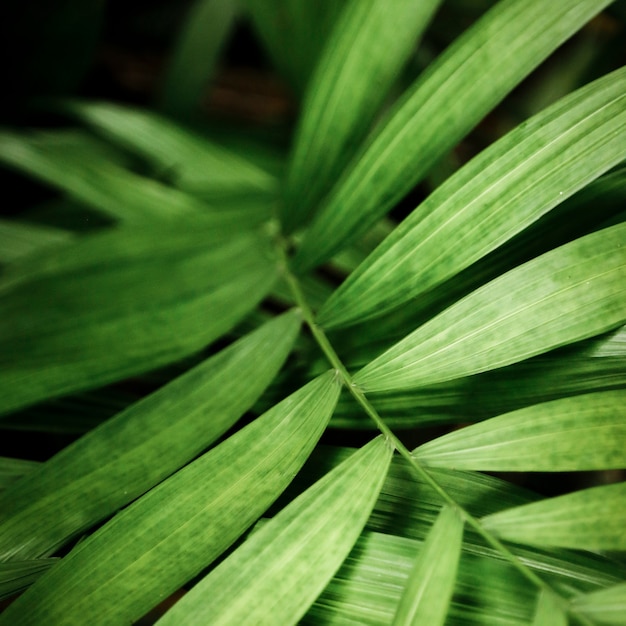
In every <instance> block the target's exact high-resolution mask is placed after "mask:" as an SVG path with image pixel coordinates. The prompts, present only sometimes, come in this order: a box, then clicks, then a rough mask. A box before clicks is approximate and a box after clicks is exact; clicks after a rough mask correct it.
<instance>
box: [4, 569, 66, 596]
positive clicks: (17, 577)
mask: <svg viewBox="0 0 626 626" xmlns="http://www.w3.org/2000/svg"><path fill="white" fill-rule="evenodd" d="M57 561H58V559H32V560H29V561H11V562H9V563H0V600H4V599H5V598H8V597H10V596H12V595H14V594H16V593H19V592H20V591H23V590H24V589H26V588H28V587H30V585H32V584H33V583H34V582H35V581H36V580H37V579H38V578H39V577H40V576H41V575H42V574H43V573H44V572H46V571H47V570H48V569H50V567H51V566H52V565H54V564H55V563H56V562H57Z"/></svg>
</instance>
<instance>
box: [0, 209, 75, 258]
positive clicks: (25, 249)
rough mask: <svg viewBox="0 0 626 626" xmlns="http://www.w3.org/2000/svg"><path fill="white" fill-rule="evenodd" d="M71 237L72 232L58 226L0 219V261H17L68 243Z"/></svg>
mask: <svg viewBox="0 0 626 626" xmlns="http://www.w3.org/2000/svg"><path fill="white" fill-rule="evenodd" d="M72 238H73V236H72V233H70V232H67V231H64V230H61V229H60V228H52V227H50V226H41V225H39V224H27V223H26V222H16V221H12V220H11V221H10V220H4V219H0V263H10V262H12V261H17V260H19V259H21V258H22V257H26V256H28V255H30V254H33V253H36V252H39V251H40V250H43V249H45V248H49V247H54V246H60V245H63V244H65V243H68V242H70V241H71V240H72Z"/></svg>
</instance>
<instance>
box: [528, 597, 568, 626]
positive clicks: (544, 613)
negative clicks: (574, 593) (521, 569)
mask: <svg viewBox="0 0 626 626" xmlns="http://www.w3.org/2000/svg"><path fill="white" fill-rule="evenodd" d="M558 600H559V599H558V597H555V596H554V595H553V594H551V593H548V592H545V591H543V592H542V593H541V594H539V599H538V600H537V608H536V610H535V616H534V618H533V623H532V626H567V615H566V614H565V612H564V611H563V607H562V603H560V602H559V601H558Z"/></svg>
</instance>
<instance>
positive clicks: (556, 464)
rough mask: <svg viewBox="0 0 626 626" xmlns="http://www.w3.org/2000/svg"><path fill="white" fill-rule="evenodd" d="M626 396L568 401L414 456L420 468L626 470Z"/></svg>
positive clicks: (461, 433) (442, 440) (470, 431)
mask: <svg viewBox="0 0 626 626" xmlns="http://www.w3.org/2000/svg"><path fill="white" fill-rule="evenodd" d="M625 407H626V391H624V390H620V391H607V392H604V393H593V394H585V395H582V396H576V397H574V398H565V399H563V400H555V401H554V402H546V403H543V404H539V405H535V406H531V407H529V408H526V409H521V410H519V411H515V412H513V413H508V414H506V415H501V416H500V417H494V418H492V419H490V420H487V421H485V422H481V423H480V424H475V425H473V426H469V427H467V428H463V429H461V430H457V431H454V432H451V433H449V434H447V435H444V436H443V437H439V438H438V439H435V440H433V441H430V442H428V443H426V444H424V445H422V446H420V447H419V448H417V449H416V450H415V452H414V455H415V457H416V458H418V459H419V460H420V462H422V463H425V464H427V465H432V466H439V467H452V468H458V469H471V470H486V471H518V472H521V471H527V472H528V471H530V472H534V471H536V472H567V471H573V470H598V469H620V468H623V467H626V446H625V445H624V443H625V442H626V408H625Z"/></svg>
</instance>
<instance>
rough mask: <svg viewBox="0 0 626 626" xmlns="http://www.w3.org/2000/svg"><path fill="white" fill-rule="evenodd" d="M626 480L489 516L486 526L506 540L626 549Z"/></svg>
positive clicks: (539, 544) (576, 546)
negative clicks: (625, 518)
mask: <svg viewBox="0 0 626 626" xmlns="http://www.w3.org/2000/svg"><path fill="white" fill-rule="evenodd" d="M625 510H626V483H617V484H613V485H604V486H601V487H592V488H591V489H583V490H581V491H576V492H575V493H569V494H567V495H564V496H559V497H557V498H551V499H549V500H542V501H541V502H533V503H532V504H526V505H524V506H520V507H516V508H513V509H509V510H507V511H501V512H500V513H495V514H494V515H488V516H487V517H485V518H483V519H482V522H483V525H484V527H485V528H486V529H487V530H489V531H490V532H493V533H495V534H496V535H498V536H499V537H502V538H503V539H507V540H509V541H515V542H517V543H526V544H530V545H537V546H564V547H568V548H575V549H580V550H626V525H624V511H625Z"/></svg>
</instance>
